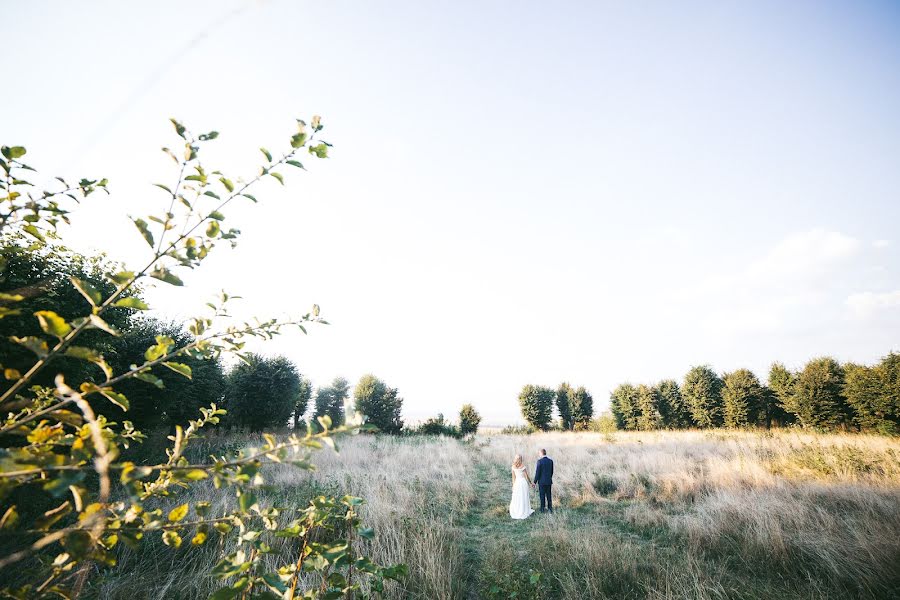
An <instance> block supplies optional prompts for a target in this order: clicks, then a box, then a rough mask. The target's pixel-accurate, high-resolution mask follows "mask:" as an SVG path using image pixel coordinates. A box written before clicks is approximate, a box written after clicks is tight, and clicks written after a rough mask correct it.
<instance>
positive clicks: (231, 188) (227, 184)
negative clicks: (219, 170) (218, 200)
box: [219, 177, 234, 194]
mask: <svg viewBox="0 0 900 600" xmlns="http://www.w3.org/2000/svg"><path fill="white" fill-rule="evenodd" d="M219 181H220V182H222V185H224V186H225V189H226V190H228V193H229V194H230V193H231V192H233V191H234V184H233V183H232V182H231V180H230V179H228V178H227V177H219Z"/></svg>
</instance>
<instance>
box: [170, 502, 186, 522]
mask: <svg viewBox="0 0 900 600" xmlns="http://www.w3.org/2000/svg"><path fill="white" fill-rule="evenodd" d="M188 510H190V506H188V504H187V503H184V504H182V505H181V506H176V507H175V508H173V509H172V510H170V511H169V521H171V522H172V523H177V522H178V521H180V520H182V519H183V518H185V517H186V516H187V514H188Z"/></svg>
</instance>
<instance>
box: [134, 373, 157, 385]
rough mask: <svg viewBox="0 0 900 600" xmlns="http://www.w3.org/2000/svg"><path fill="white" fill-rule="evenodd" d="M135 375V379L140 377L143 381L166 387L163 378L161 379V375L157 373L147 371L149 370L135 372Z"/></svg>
mask: <svg viewBox="0 0 900 600" xmlns="http://www.w3.org/2000/svg"><path fill="white" fill-rule="evenodd" d="M134 377H135V379H140V380H141V381H145V382H147V383H151V384H153V385H155V386H156V387H158V388H159V389H162V388H164V387H165V384H164V383H163V380H162V379H160V378H159V377H157V376H156V375H153V374H152V373H147V372H144V373H135V374H134Z"/></svg>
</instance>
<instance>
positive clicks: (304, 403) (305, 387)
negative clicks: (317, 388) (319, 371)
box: [293, 375, 343, 431]
mask: <svg viewBox="0 0 900 600" xmlns="http://www.w3.org/2000/svg"><path fill="white" fill-rule="evenodd" d="M310 398H312V383H311V382H310V380H309V379H307V378H306V377H304V376H303V375H301V376H300V387H299V389H298V390H297V401H296V402H295V403H294V415H293V429H294V430H295V431H299V430H300V429H302V427H303V415H305V414H306V409H307V407H308V406H309V400H310ZM341 424H343V420H341Z"/></svg>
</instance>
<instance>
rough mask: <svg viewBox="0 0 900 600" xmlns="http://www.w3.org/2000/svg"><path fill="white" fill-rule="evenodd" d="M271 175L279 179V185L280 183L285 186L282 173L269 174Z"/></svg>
mask: <svg viewBox="0 0 900 600" xmlns="http://www.w3.org/2000/svg"><path fill="white" fill-rule="evenodd" d="M269 175H271V176H272V177H274V178H275V179H277V180H278V183H280V184H281V185H284V177H282V176H281V173H275V172H272V173H269Z"/></svg>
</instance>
